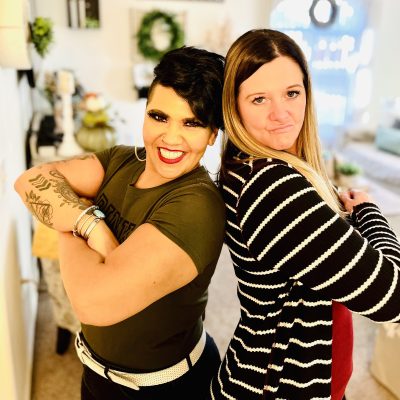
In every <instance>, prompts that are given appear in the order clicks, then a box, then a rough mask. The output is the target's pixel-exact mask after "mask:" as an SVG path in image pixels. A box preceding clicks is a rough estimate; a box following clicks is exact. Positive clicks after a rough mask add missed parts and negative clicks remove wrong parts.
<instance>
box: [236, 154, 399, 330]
mask: <svg viewBox="0 0 400 400" xmlns="http://www.w3.org/2000/svg"><path fill="white" fill-rule="evenodd" d="M237 210H238V213H237V218H238V225H239V226H240V229H241V231H242V235H243V238H244V240H245V242H246V245H247V247H248V249H249V251H250V253H251V254H252V255H253V257H254V258H256V259H257V260H258V261H259V262H260V263H261V264H262V265H263V266H264V268H265V271H268V270H269V271H272V270H280V271H281V272H283V273H284V274H286V275H287V276H288V278H289V279H293V280H296V281H298V282H300V283H301V284H304V285H306V286H307V287H309V288H311V289H312V290H314V291H317V292H319V293H320V294H321V295H322V296H324V297H325V298H327V299H332V300H336V301H338V302H341V303H343V304H344V305H346V307H348V308H349V309H350V310H352V311H354V312H356V313H359V314H361V315H364V316H366V317H368V318H370V319H372V320H374V321H377V322H388V321H390V322H400V279H399V269H400V268H399V266H400V246H399V242H398V239H397V238H396V236H395V234H394V233H393V232H392V230H391V229H390V227H389V225H388V224H387V222H386V220H385V218H384V217H383V216H382V214H381V213H380V211H379V209H378V207H376V206H375V205H373V204H369V203H368V204H364V205H362V206H359V207H357V208H356V209H355V212H354V215H353V218H355V221H356V224H357V228H358V231H356V230H355V229H354V228H353V227H352V226H351V225H349V223H348V222H347V221H345V220H344V219H342V218H341V217H340V216H339V215H338V214H336V213H335V212H334V211H332V209H331V208H330V207H329V206H328V205H327V204H326V203H325V202H324V201H323V200H322V198H321V197H320V196H319V194H318V193H317V192H316V190H315V189H314V187H313V186H312V185H311V184H310V183H309V182H308V181H307V180H306V179H305V178H304V177H303V176H302V175H301V174H300V173H298V172H297V171H296V170H294V169H293V168H291V167H289V166H288V165H285V164H278V163H265V162H262V161H260V162H256V163H254V168H253V171H252V174H251V176H250V179H249V180H248V181H247V183H245V184H244V185H243V188H242V191H241V194H240V196H239V198H238V201H237ZM359 232H360V233H361V234H360V233H359Z"/></svg>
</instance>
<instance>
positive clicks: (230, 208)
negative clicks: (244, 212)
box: [225, 203, 236, 214]
mask: <svg viewBox="0 0 400 400" xmlns="http://www.w3.org/2000/svg"><path fill="white" fill-rule="evenodd" d="M225 206H226V208H227V209H228V210H230V211H232V212H233V213H234V214H236V209H234V208H233V207H232V206H230V205H229V204H228V203H225Z"/></svg>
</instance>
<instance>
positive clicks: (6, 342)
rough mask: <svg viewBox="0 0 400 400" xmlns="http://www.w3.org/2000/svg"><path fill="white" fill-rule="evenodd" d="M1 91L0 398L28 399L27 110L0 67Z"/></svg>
mask: <svg viewBox="0 0 400 400" xmlns="http://www.w3.org/2000/svg"><path fill="white" fill-rule="evenodd" d="M0 88H1V90H0V143H1V145H0V210H1V217H2V218H1V223H2V228H1V233H2V243H1V244H2V246H1V248H0V287H1V290H0V304H1V309H0V317H1V318H0V319H1V324H0V325H1V329H0V364H1V365H0V370H1V371H7V374H1V376H0V398H1V399H3V398H4V399H18V400H19V399H21V400H28V398H29V397H30V380H31V372H32V359H33V344H34V333H35V322H36V310H37V302H38V293H37V280H38V270H37V267H36V265H34V264H33V262H32V261H33V260H32V255H31V235H30V231H31V224H30V217H29V214H28V211H27V210H26V209H25V207H24V206H23V204H22V202H21V200H20V199H19V197H18V196H17V194H16V193H15V192H14V190H13V182H14V181H15V179H16V177H17V176H18V175H19V174H20V173H21V172H22V171H23V170H24V169H25V146H24V141H25V135H26V132H27V129H28V126H29V122H30V118H31V113H32V108H31V101H30V89H29V87H28V84H27V81H26V78H23V79H22V80H21V81H20V82H18V80H17V73H16V71H15V70H13V69H2V68H0ZM6 229H7V231H6ZM4 241H7V243H5V242H4ZM22 280H24V281H25V282H26V283H23V281H22ZM10 287H12V290H11V291H10V290H9V289H10ZM7 354H8V355H9V357H7ZM10 358H12V359H10ZM3 364H4V365H3ZM3 368H4V369H3ZM3 380H4V381H3ZM13 393H18V394H17V395H14V394H13ZM14 396H18V397H14Z"/></svg>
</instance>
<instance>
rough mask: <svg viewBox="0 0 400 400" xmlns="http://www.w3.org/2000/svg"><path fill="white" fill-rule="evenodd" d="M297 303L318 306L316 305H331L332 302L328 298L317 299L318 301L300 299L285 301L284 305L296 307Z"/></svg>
mask: <svg viewBox="0 0 400 400" xmlns="http://www.w3.org/2000/svg"><path fill="white" fill-rule="evenodd" d="M299 304H303V305H305V306H307V307H318V306H331V305H332V302H331V301H330V300H319V301H305V300H303V299H300V300H298V301H287V302H286V303H285V304H284V305H283V306H284V307H297V306H298V305H299Z"/></svg>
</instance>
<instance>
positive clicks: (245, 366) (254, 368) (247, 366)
mask: <svg viewBox="0 0 400 400" xmlns="http://www.w3.org/2000/svg"><path fill="white" fill-rule="evenodd" d="M231 352H232V354H233V358H234V359H235V361H236V366H238V367H239V368H242V369H249V370H250V371H255V372H259V373H261V374H265V373H266V372H267V369H266V368H260V367H257V365H253V364H244V363H241V362H240V361H239V358H238V356H237V355H236V350H235V349H234V348H232V347H231Z"/></svg>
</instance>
